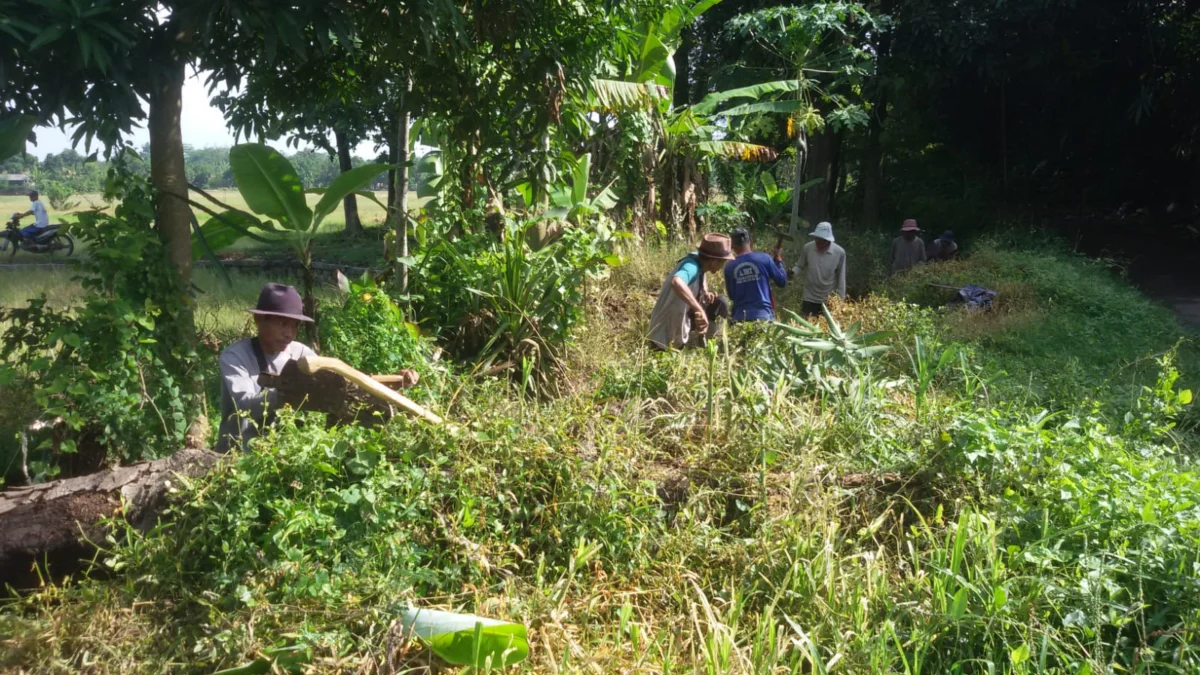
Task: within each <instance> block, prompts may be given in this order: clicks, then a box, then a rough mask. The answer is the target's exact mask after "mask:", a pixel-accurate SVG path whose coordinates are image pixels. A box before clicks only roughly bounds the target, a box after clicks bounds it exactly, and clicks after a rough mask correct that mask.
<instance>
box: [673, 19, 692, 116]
mask: <svg viewBox="0 0 1200 675" xmlns="http://www.w3.org/2000/svg"><path fill="white" fill-rule="evenodd" d="M695 45H696V31H695V29H694V28H692V26H690V25H689V26H688V27H686V28H684V29H683V35H682V39H681V41H680V44H679V49H678V50H677V51H676V52H675V107H676V108H682V107H684V106H686V105H688V104H689V103H691V101H690V100H689V99H690V98H691V87H690V80H691V70H692V69H691V67H690V66H691V63H692V50H693V48H694V47H695Z"/></svg>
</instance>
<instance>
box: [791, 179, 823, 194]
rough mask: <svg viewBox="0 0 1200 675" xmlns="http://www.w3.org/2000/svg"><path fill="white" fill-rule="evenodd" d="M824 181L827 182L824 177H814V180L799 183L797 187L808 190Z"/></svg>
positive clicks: (802, 190)
mask: <svg viewBox="0 0 1200 675" xmlns="http://www.w3.org/2000/svg"><path fill="white" fill-rule="evenodd" d="M824 182H825V179H824V178H814V179H812V180H806V181H804V182H803V183H801V184H799V185H797V186H796V189H797V190H799V191H800V192H807V191H808V190H809V188H813V187H816V186H818V185H820V184H821V183H824Z"/></svg>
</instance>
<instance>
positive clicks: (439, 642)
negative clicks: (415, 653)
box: [403, 609, 529, 668]
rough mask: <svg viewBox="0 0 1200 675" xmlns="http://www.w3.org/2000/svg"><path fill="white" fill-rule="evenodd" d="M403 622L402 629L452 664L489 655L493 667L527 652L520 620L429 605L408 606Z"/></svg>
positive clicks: (519, 658)
mask: <svg viewBox="0 0 1200 675" xmlns="http://www.w3.org/2000/svg"><path fill="white" fill-rule="evenodd" d="M403 622H404V629H405V632H408V633H411V634H412V635H415V636H417V637H419V638H421V640H423V641H424V642H425V643H426V644H428V645H429V647H430V649H432V650H433V651H434V653H435V654H437V655H438V656H440V657H441V658H443V659H445V660H446V661H448V662H450V663H452V664H454V665H458V666H474V667H476V668H479V667H482V666H483V665H484V663H485V662H486V661H487V659H488V657H491V661H492V665H493V666H494V667H504V666H510V665H512V664H514V663H520V662H521V661H524V660H525V658H526V657H528V656H529V642H528V639H527V638H526V635H525V626H522V625H521V624H517V623H507V622H504V621H497V620H495V619H487V618H484V617H481V616H475V615H473V614H458V613H457V612H442V611H438V610H433V609H409V610H408V611H406V612H405V613H404V617H403Z"/></svg>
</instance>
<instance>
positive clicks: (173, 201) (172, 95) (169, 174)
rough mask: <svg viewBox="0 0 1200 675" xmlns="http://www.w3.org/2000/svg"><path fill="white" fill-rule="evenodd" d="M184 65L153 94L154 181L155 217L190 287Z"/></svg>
mask: <svg viewBox="0 0 1200 675" xmlns="http://www.w3.org/2000/svg"><path fill="white" fill-rule="evenodd" d="M184 77H185V74H184V64H183V62H182V61H180V62H178V63H175V64H172V67H171V68H170V69H169V70H168V71H166V72H164V73H163V77H162V79H160V80H159V81H158V82H157V83H156V86H155V87H154V89H153V90H152V91H151V93H150V123H149V130H150V182H151V183H153V184H154V189H155V190H157V191H158V194H159V199H158V200H157V201H156V202H155V206H154V217H155V220H156V221H157V225H158V232H159V236H160V237H162V240H163V243H164V244H166V246H167V258H168V259H169V260H170V261H171V266H172V267H174V268H175V269H177V270H179V278H180V281H182V282H183V285H184V287H185V288H187V287H188V286H189V285H190V284H191V281H192V233H191V214H192V210H191V207H190V206H188V203H187V199H188V188H187V173H186V172H185V171H184V165H183V132H182V130H181V129H180V116H181V113H182V111H183V81H184Z"/></svg>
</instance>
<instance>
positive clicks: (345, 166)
mask: <svg viewBox="0 0 1200 675" xmlns="http://www.w3.org/2000/svg"><path fill="white" fill-rule="evenodd" d="M333 139H334V141H335V142H336V143H337V153H338V168H339V169H341V171H342V173H346V172H347V171H349V170H350V169H353V168H354V162H353V161H352V160H351V159H350V141H349V140H348V139H347V138H346V134H345V133H343V132H341V131H334V132H333ZM342 205H343V206H344V207H345V209H346V234H350V235H355V236H357V235H360V234H362V231H363V226H362V221H360V220H359V219H358V197H356V196H355V195H354V193H353V192H351V193H350V194H348V195H346V199H345V200H343V201H342Z"/></svg>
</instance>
